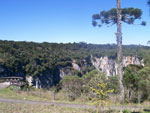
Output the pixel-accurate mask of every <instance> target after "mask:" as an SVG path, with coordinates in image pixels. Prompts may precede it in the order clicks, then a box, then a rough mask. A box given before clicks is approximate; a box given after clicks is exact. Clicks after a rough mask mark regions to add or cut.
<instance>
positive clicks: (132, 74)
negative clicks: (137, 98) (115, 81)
mask: <svg viewBox="0 0 150 113" xmlns="http://www.w3.org/2000/svg"><path fill="white" fill-rule="evenodd" d="M142 68H143V66H141V65H133V64H130V65H128V66H127V67H126V68H125V71H124V75H123V83H124V86H125V88H126V89H127V91H126V92H127V93H126V98H127V100H128V101H130V100H132V96H133V93H134V92H136V87H137V83H136V74H137V72H138V71H139V70H141V69H142Z"/></svg>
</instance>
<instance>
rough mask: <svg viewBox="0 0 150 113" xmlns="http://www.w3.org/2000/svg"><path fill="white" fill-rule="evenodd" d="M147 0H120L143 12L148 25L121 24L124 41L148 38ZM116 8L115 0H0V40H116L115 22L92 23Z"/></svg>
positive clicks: (145, 42)
mask: <svg viewBox="0 0 150 113" xmlns="http://www.w3.org/2000/svg"><path fill="white" fill-rule="evenodd" d="M146 1H147V0H121V4H122V5H121V7H122V8H124V7H126V8H127V7H135V8H140V9H142V11H143V15H142V20H145V21H146V22H147V26H140V25H127V24H122V31H123V44H125V45H128V44H141V45H146V44H147V41H149V40H150V32H149V31H150V12H149V7H148V6H147V4H146ZM114 7H116V0H0V40H14V41H33V42H50V43H51V42H57V43H69V42H71V43H73V42H87V43H94V44H108V43H109V44H112V43H116V36H115V33H116V30H117V28H116V25H114V26H111V27H106V26H103V27H101V28H98V27H93V26H92V24H91V23H92V15H93V14H95V13H99V12H100V11H102V10H109V9H111V8H114Z"/></svg>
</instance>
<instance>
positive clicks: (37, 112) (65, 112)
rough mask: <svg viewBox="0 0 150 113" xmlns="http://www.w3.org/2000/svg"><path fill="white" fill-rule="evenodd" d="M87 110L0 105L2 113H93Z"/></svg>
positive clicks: (44, 106)
mask: <svg viewBox="0 0 150 113" xmlns="http://www.w3.org/2000/svg"><path fill="white" fill-rule="evenodd" d="M91 112H92V111H91V110H87V109H74V108H62V107H55V106H47V105H34V104H32V105H30V104H11V103H0V113H91Z"/></svg>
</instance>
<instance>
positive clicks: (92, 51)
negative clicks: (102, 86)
mask: <svg viewBox="0 0 150 113" xmlns="http://www.w3.org/2000/svg"><path fill="white" fill-rule="evenodd" d="M116 48H117V47H116V45H115V44H104V45H101V44H86V43H82V42H81V43H66V44H63V43H60V44H58V43H47V42H43V43H35V42H14V41H2V40H1V41H0V77H3V76H22V77H24V78H26V77H29V76H32V77H33V83H34V84H35V80H36V79H37V78H38V79H40V80H41V82H42V83H43V86H42V87H50V86H52V85H54V84H56V83H58V82H59V81H60V79H61V78H62V76H64V75H65V74H66V73H67V74H68V75H69V74H70V75H78V76H82V75H83V74H85V73H86V72H89V71H91V70H93V69H95V67H94V66H93V65H92V62H91V56H92V57H93V58H101V57H104V56H107V57H108V58H111V59H114V60H116V51H117V49H116ZM123 53H124V56H133V57H135V56H136V57H138V59H139V60H142V59H144V63H145V65H149V64H150V60H149V58H150V47H147V46H140V45H124V46H123ZM73 63H74V65H73Z"/></svg>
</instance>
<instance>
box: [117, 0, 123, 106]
mask: <svg viewBox="0 0 150 113" xmlns="http://www.w3.org/2000/svg"><path fill="white" fill-rule="evenodd" d="M117 46H118V53H117V60H118V77H119V83H120V102H121V103H123V102H124V87H123V83H122V79H123V64H122V26H121V5H120V0H117Z"/></svg>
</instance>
